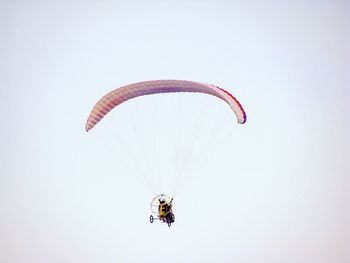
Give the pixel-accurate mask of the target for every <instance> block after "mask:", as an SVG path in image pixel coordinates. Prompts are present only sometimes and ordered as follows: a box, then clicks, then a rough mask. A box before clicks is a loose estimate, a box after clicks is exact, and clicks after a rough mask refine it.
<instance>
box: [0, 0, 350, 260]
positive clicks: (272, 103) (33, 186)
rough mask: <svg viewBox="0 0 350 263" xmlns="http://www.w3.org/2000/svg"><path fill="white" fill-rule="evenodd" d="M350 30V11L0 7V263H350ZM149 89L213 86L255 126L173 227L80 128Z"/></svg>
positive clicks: (228, 5)
mask: <svg viewBox="0 0 350 263" xmlns="http://www.w3.org/2000/svg"><path fill="white" fill-rule="evenodd" d="M349 28H350V3H349V1H194V0H193V1H59V3H54V1H46V2H45V1H9V0H8V1H6V0H1V1H0V38H1V41H0V78H1V82H0V97H1V101H2V102H1V104H0V110H1V113H2V122H1V129H0V145H1V148H0V168H1V170H0V262H3V263H20V262H26V263H31V262H33V263H41V262H42V263H44V262H45V263H46V262H67V263H69V262H131V263H132V262H155V263H157V262H164V261H166V262H201V263H205V262H225V263H226V262H227V263H229V262H245V263H253V262H269V263H271V262H276V263H277V262H279V263H280V262H285V263H295V262H298V263H299V262H305V263H306V262H308V263H309V262H317V263H334V262H337V263H346V262H349V260H350V225H349V222H350V209H349V208H350V207H349V203H348V202H349V200H350V194H349V193H350V180H349V176H350V164H349V156H350V151H349V149H350V141H349V138H348V134H350V122H349V115H348V114H349V112H350V106H349V105H350V88H349V85H350V48H349V47H350V32H349ZM150 79H185V80H193V81H199V82H206V83H213V84H215V85H218V86H220V87H223V88H226V89H227V90H229V91H231V92H232V93H233V94H234V95H235V96H236V97H237V98H238V99H239V100H240V101H241V103H242V104H243V106H244V107H245V109H246V112H247V115H248V120H247V123H246V124H245V125H242V126H239V125H237V129H235V131H234V134H233V135H232V136H231V137H229V138H228V140H227V142H226V144H225V145H224V146H223V147H222V149H221V151H220V152H219V153H217V154H216V155H215V156H213V157H212V158H211V159H210V161H208V162H207V163H206V164H205V167H204V168H203V169H202V170H201V173H200V174H199V175H198V176H195V177H193V179H192V180H190V181H189V182H188V184H187V185H186V186H185V187H184V188H183V189H182V192H181V193H179V195H178V196H177V198H176V202H175V204H176V206H175V208H174V212H175V214H176V223H175V224H174V225H173V226H172V227H171V228H168V227H167V226H165V225H163V224H153V225H151V224H150V223H149V221H148V216H149V202H150V200H151V198H152V194H150V192H148V190H147V189H146V188H145V187H144V185H142V184H141V183H140V182H139V181H138V180H137V179H136V178H135V177H133V176H128V170H126V169H124V168H122V167H120V166H119V163H118V162H115V161H114V160H113V159H112V158H111V157H110V155H109V153H108V151H105V149H104V147H103V146H102V145H101V143H100V141H99V140H98V139H97V137H96V136H93V135H92V134H90V133H89V134H87V133H86V132H85V130H84V125H85V121H86V118H87V116H88V114H89V112H90V109H91V107H92V106H93V104H94V103H95V102H96V101H97V100H98V99H99V98H100V97H101V96H102V95H104V94H105V93H107V92H109V91H110V90H112V89H113V88H116V87H119V86H121V85H125V84H128V83H132V82H137V81H143V80H150ZM130 105H131V104H130ZM129 110H130V111H132V107H130V109H129ZM134 115H136V116H137V112H135V113H134ZM130 136H132V135H130ZM130 138H131V137H130ZM131 140H132V138H131ZM116 171H119V172H116Z"/></svg>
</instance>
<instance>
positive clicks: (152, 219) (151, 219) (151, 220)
mask: <svg viewBox="0 0 350 263" xmlns="http://www.w3.org/2000/svg"><path fill="white" fill-rule="evenodd" d="M149 221H150V222H151V223H153V221H154V218H153V216H152V215H150V217H149Z"/></svg>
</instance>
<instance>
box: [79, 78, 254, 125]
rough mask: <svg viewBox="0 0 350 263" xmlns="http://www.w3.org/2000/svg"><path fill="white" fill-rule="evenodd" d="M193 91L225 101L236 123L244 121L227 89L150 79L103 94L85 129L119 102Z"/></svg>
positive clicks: (183, 81)
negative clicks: (159, 94)
mask: <svg viewBox="0 0 350 263" xmlns="http://www.w3.org/2000/svg"><path fill="white" fill-rule="evenodd" d="M175 92H194V93H205V94H209V95H213V96H215V97H217V98H219V99H222V100H223V101H225V102H226V103H227V104H228V105H229V106H230V107H231V109H232V110H233V112H234V113H235V115H236V117H237V121H238V123H241V124H243V123H245V122H246V119H247V116H246V114H245V111H244V109H243V107H242V105H241V104H240V103H239V102H238V100H237V99H236V98H235V97H234V96H233V95H232V94H231V93H229V92H228V91H226V90H224V89H222V88H219V87H217V86H214V85H210V84H205V83H199V82H193V81H186V80H152V81H144V82H138V83H134V84H129V85H126V86H123V87H120V88H117V89H115V90H113V91H111V92H109V93H108V94H106V95H105V96H103V97H102V98H101V99H100V100H99V101H98V102H97V103H96V104H95V106H94V107H93V109H92V110H91V113H90V115H89V118H88V120H87V122H86V126H85V129H86V131H89V130H91V129H92V128H93V127H94V126H95V125H96V124H97V123H98V122H99V121H100V120H101V119H102V118H103V117H104V116H105V115H106V114H107V113H108V112H110V111H111V110H112V109H113V108H115V107H116V106H118V105H120V104H121V103H123V102H125V101H127V100H130V99H133V98H136V97H139V96H145V95H152V94H157V93H175Z"/></svg>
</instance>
